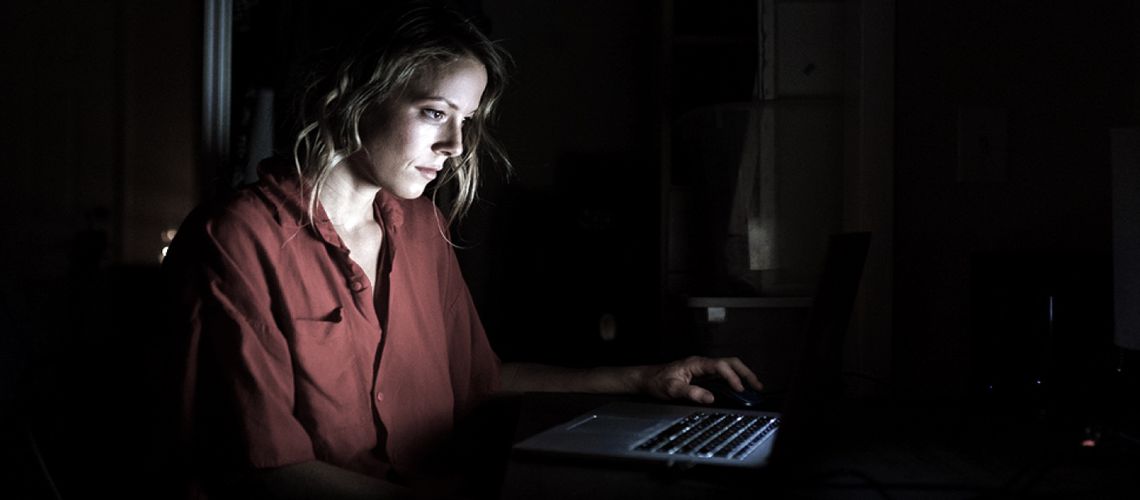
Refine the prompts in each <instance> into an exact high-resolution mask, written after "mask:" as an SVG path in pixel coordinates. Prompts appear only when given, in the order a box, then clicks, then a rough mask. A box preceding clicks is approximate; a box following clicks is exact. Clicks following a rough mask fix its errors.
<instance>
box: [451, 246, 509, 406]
mask: <svg viewBox="0 0 1140 500" xmlns="http://www.w3.org/2000/svg"><path fill="white" fill-rule="evenodd" d="M446 259H447V273H446V276H447V279H446V280H445V286H447V290H448V293H447V294H445V297H448V305H447V307H446V309H445V313H446V314H447V331H448V332H449V335H450V338H451V383H452V387H453V388H454V391H455V410H456V417H457V418H458V417H459V416H462V415H463V414H465V413H466V412H468V411H470V410H471V409H472V407H473V406H474V405H475V404H477V403H478V402H479V401H480V400H482V399H483V398H485V397H487V396H489V395H491V394H492V393H494V392H496V391H498V390H499V370H500V361H499V357H498V356H497V355H496V354H495V352H494V350H492V349H491V344H490V342H488V340H487V335H486V332H485V331H484V330H483V323H482V322H481V321H480V319H479V314H478V312H477V311H476V309H475V303H474V301H472V299H471V292H470V291H469V290H468V288H467V282H466V281H464V279H463V273H462V272H461V271H460V269H459V263H458V261H457V260H456V258H455V252H454V251H453V250H452V249H451V248H450V247H448V248H447V250H446Z"/></svg>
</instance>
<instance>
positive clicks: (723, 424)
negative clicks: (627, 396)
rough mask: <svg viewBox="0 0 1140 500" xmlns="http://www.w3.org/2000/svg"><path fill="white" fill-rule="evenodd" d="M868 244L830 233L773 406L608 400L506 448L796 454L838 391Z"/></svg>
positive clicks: (615, 453) (693, 455)
mask: <svg viewBox="0 0 1140 500" xmlns="http://www.w3.org/2000/svg"><path fill="white" fill-rule="evenodd" d="M869 243H870V233H844V234H838V235H833V236H831V238H830V240H829V242H828V248H827V256H826V260H825V262H824V267H823V272H822V274H821V275H820V280H819V285H818V287H817V289H816V295H815V298H814V299H813V301H812V311H811V315H810V317H809V320H808V324H807V328H806V331H805V337H804V344H803V352H802V353H801V358H800V362H799V363H798V364H797V366H799V367H800V370H799V371H798V372H796V373H794V374H793V375H792V385H791V387H790V389H789V393H788V397H787V398H786V400H785V401H784V406H783V409H782V410H781V411H779V412H775V411H757V410H744V409H723V408H713V407H704V406H693V405H673V404H654V403H637V402H618V403H611V404H608V405H605V406H602V407H599V408H597V409H595V410H593V411H590V412H587V413H585V414H582V415H579V416H577V417H575V418H573V419H571V420H570V421H568V422H565V423H563V424H560V425H557V426H554V427H552V428H550V429H547V430H545V431H542V432H540V433H538V434H536V435H534V436H531V437H529V438H527V439H524V440H523V441H520V442H519V443H517V444H515V445H514V450H517V451H519V452H523V453H537V454H550V455H564V456H577V457H591V458H605V459H630V460H636V461H647V462H660V463H663V464H666V465H681V466H689V465H714V466H727V467H744V468H759V467H764V466H765V465H767V464H768V463H769V462H770V461H771V459H772V457H773V455H774V453H773V452H774V451H776V453H775V455H777V456H784V455H798V454H800V453H802V452H803V451H804V450H803V449H795V448H806V447H809V446H812V445H815V444H818V442H819V439H818V438H815V437H813V436H811V435H810V433H811V432H812V429H813V428H814V427H816V426H817V425H818V424H819V423H820V418H822V416H821V413H823V412H824V405H825V404H826V402H828V401H831V400H834V399H837V398H838V395H839V391H840V382H841V380H840V374H841V369H842V346H843V338H844V335H845V334H846V329H847V324H848V322H849V320H850V317H851V310H852V307H853V305H854V301H855V294H856V292H857V290H858V287H859V280H860V277H861V276H862V272H863V263H864V261H865V260H866V255H867V248H868V246H869ZM777 437H779V439H777ZM777 443H778V446H779V448H778V449H777ZM789 449H791V450H789ZM784 450H788V451H784Z"/></svg>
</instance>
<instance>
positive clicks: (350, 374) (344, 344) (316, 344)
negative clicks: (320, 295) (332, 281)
mask: <svg viewBox="0 0 1140 500" xmlns="http://www.w3.org/2000/svg"><path fill="white" fill-rule="evenodd" d="M293 329H294V331H293V339H292V345H291V346H290V351H291V352H290V354H291V355H292V356H293V371H294V380H295V383H296V384H297V386H298V387H297V388H298V389H299V390H302V391H303V390H305V389H306V388H307V387H308V388H311V389H313V390H318V391H329V388H335V387H343V388H348V386H349V385H356V383H355V380H354V379H359V378H360V376H361V375H366V374H363V373H360V372H361V370H362V369H363V368H364V365H367V363H362V362H361V361H362V359H363V358H364V357H365V353H363V352H361V349H360V347H359V346H358V344H357V342H356V340H357V339H355V338H353V333H354V332H353V331H352V328H351V327H350V325H349V322H348V321H347V320H346V318H344V317H343V311H342V309H341V308H340V307H337V308H336V309H334V310H333V311H332V312H330V313H328V314H324V315H321V316H320V317H317V318H297V319H295V320H293Z"/></svg>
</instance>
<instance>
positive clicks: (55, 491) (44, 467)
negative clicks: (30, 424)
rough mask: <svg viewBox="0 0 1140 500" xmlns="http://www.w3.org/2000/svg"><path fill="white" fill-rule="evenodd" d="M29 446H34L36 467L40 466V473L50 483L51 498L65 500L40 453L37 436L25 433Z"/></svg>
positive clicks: (28, 432)
mask: <svg viewBox="0 0 1140 500" xmlns="http://www.w3.org/2000/svg"><path fill="white" fill-rule="evenodd" d="M25 435H26V436H27V442H28V444H31V446H32V454H34V456H35V462H36V465H39V466H40V472H41V473H43V478H44V479H46V481H47V482H48V486H49V487H50V489H51V497H52V498H55V499H56V500H63V495H60V494H59V489H58V487H56V481H55V479H54V478H52V477H51V472H50V470H48V464H47V462H46V461H44V460H43V454H42V453H40V445H39V444H38V443H36V442H35V436H34V435H33V434H32V432H31V431H25Z"/></svg>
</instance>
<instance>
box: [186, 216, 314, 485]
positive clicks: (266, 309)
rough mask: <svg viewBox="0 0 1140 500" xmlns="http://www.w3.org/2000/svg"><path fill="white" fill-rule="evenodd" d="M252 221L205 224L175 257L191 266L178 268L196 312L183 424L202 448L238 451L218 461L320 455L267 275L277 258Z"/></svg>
mask: <svg viewBox="0 0 1140 500" xmlns="http://www.w3.org/2000/svg"><path fill="white" fill-rule="evenodd" d="M251 226H252V225H251V224H243V223H241V221H237V222H232V221H231V222H227V223H225V224H216V225H210V224H207V225H203V226H201V228H200V229H198V230H197V231H196V234H193V233H192V234H190V235H188V238H187V239H189V240H191V241H184V242H183V244H184V245H183V246H184V247H186V248H183V249H178V248H177V243H176V247H175V248H172V250H171V258H174V259H176V262H175V263H173V264H172V267H175V268H179V269H180V270H181V271H182V272H179V273H175V275H176V276H177V275H181V276H182V277H183V278H184V283H183V285H184V287H185V291H184V292H183V293H182V299H183V301H184V306H183V307H182V308H181V310H182V311H185V314H187V315H188V317H187V318H185V319H186V320H187V321H185V323H184V324H185V325H186V327H187V330H188V331H187V332H186V335H185V336H184V338H185V341H186V342H187V343H188V344H189V345H188V349H186V352H187V353H188V356H187V359H186V370H185V373H186V375H185V376H184V383H183V390H184V391H185V392H186V394H185V395H184V397H183V418H184V422H187V424H188V425H187V426H188V427H190V428H191V432H192V433H193V435H194V439H195V440H196V441H199V442H198V443H196V446H197V448H198V449H199V450H209V451H207V453H208V454H210V455H217V454H219V453H224V454H232V456H211V457H209V458H210V459H217V460H219V461H220V462H221V463H223V464H224V463H229V464H231V465H233V466H237V467H252V468H265V467H277V466H282V465H288V464H292V463H299V462H304V461H309V460H313V459H314V458H315V454H314V451H313V447H312V443H311V440H310V438H309V436H308V434H307V433H306V431H305V429H304V428H303V426H302V425H301V423H300V422H299V421H298V420H297V418H296V417H295V416H294V380H293V371H292V359H291V354H290V350H289V347H288V343H287V341H286V339H285V337H284V335H283V334H282V332H281V331H280V330H279V329H278V328H277V327H276V323H275V321H274V320H273V315H272V311H271V307H270V292H269V284H268V282H267V279H266V277H265V273H264V272H262V270H263V269H265V266H267V265H272V261H271V259H270V258H269V256H268V255H269V254H268V252H266V251H265V248H264V247H265V245H263V244H261V243H259V242H258V238H257V236H256V234H257V233H256V231H255V230H254V229H253V227H251ZM178 250H187V251H186V252H178ZM235 448H236V449H235ZM219 450H225V451H224V452H221V451H219Z"/></svg>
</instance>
